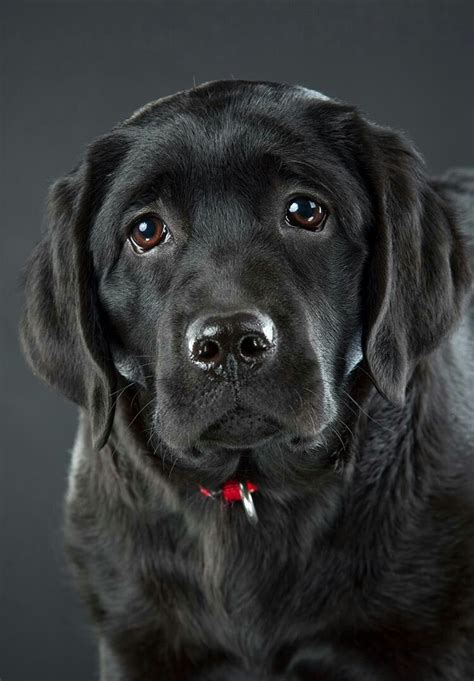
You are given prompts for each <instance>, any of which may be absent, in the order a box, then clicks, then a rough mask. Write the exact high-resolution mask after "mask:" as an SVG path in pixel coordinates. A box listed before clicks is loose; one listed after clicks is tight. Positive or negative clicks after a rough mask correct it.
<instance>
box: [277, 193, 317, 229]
mask: <svg viewBox="0 0 474 681" xmlns="http://www.w3.org/2000/svg"><path fill="white" fill-rule="evenodd" d="M326 217H327V211H326V209H325V208H324V206H322V205H321V204H320V203H318V202H317V201H314V200H313V199H310V198H309V197H308V196H295V198H294V199H291V201H290V202H289V203H288V205H287V207H286V216H285V218H286V221H287V223H288V224H289V225H292V226H293V227H302V228H303V229H309V230H312V231H316V230H318V229H322V228H323V224H324V221H325V219H326Z"/></svg>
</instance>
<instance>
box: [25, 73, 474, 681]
mask: <svg viewBox="0 0 474 681" xmlns="http://www.w3.org/2000/svg"><path fill="white" fill-rule="evenodd" d="M473 198H474V182H473V176H472V174H471V175H469V173H468V172H467V171H466V172H460V171H458V172H451V173H450V174H448V175H447V176H446V177H444V178H443V179H440V180H437V181H435V180H430V179H429V178H428V177H427V176H426V173H425V169H424V166H423V163H422V161H421V160H420V157H419V156H418V154H417V153H416V151H415V150H414V149H413V147H412V146H411V144H410V143H409V142H407V140H406V139H404V138H403V137H402V136H400V135H399V134H397V133H394V132H392V131H391V130H388V129H386V128H382V127H378V126H376V125H374V124H372V123H370V122H368V121H367V120H365V119H364V118H363V117H362V116H361V115H360V114H359V113H358V112H357V111H356V110H355V109H354V108H352V107H349V106H345V105H342V104H340V103H337V102H335V101H331V100H328V99H327V98H326V97H324V96H322V95H319V94H318V93H316V92H312V91H309V90H306V89H304V88H301V87H292V86H287V85H279V84H272V83H249V82H242V81H240V82H239V81H233V82H216V83H210V84H207V85H204V86H201V87H198V88H195V89H193V90H190V91H187V92H182V93H179V94H177V95H174V96H172V97H167V98H164V99H162V100H159V101H157V102H153V103H152V104H149V105H148V106H146V107H145V108H143V109H141V110H140V111H138V112H137V113H136V114H134V115H133V116H132V117H131V118H130V119H128V120H127V121H125V122H124V123H123V124H121V125H119V126H117V127H116V128H114V130H113V131H112V132H111V133H110V134H108V135H106V136H104V137H102V138H100V139H99V140H98V141H96V142H95V143H94V144H93V145H92V146H91V147H90V148H89V150H88V152H87V154H86V157H85V159H84V161H83V163H82V164H81V165H80V166H79V167H78V168H77V169H76V170H75V171H74V172H72V173H71V174H69V175H67V176H66V177H64V178H63V179H61V180H59V181H58V182H57V183H56V184H55V185H54V186H53V189H52V193H51V200H50V222H49V230H48V233H47V234H46V236H45V238H44V239H43V241H42V242H41V243H40V245H39V246H38V248H37V250H36V251H35V253H34V255H33V258H32V260H31V262H30V265H29V268H28V274H27V282H26V313H25V318H24V322H23V327H22V338H23V345H24V348H25V351H26V354H27V356H28V358H29V361H30V363H31V365H32V366H33V368H34V370H35V371H36V372H37V373H38V374H39V375H40V376H42V377H43V378H45V379H46V380H47V381H48V382H49V383H51V384H53V385H54V386H56V387H58V388H59V390H61V391H62V392H63V393H64V394H65V395H67V396H68V397H69V398H70V399H72V400H73V401H74V402H76V403H77V404H79V405H80V406H81V408H82V409H81V413H82V415H81V423H80V429H79V434H78V438H77V442H76V446H75V450H74V456H73V463H72V472H71V479H70V487H69V493H68V497H67V505H66V538H67V546H68V552H69V555H70V557H71V560H72V564H73V565H74V568H75V572H76V574H77V579H78V582H79V585H80V588H81V590H82V593H83V595H84V598H85V600H86V602H87V604H88V606H89V609H90V611H91V614H92V617H93V619H94V622H95V624H96V627H97V632H98V636H99V638H100V649H101V664H102V676H101V678H102V679H103V680H104V681H105V680H107V681H111V680H114V681H118V680H121V681H156V680H161V679H163V680H166V681H175V680H176V681H178V680H179V681H191V680H193V681H197V680H200V681H204V680H212V681H218V680H220V681H230V680H231V679H233V680H235V681H237V680H242V681H243V680H250V679H253V680H264V679H268V680H271V679H275V680H276V679H280V680H284V681H292V680H294V681H296V680H312V681H313V680H318V681H323V680H324V681H336V680H337V681H370V680H373V679H376V680H377V681H380V680H394V681H395V680H396V681H400V680H402V679H403V680H410V679H415V680H416V681H428V680H430V681H431V680H433V681H434V680H441V679H443V680H446V681H448V680H449V681H467V680H468V679H471V678H472V677H473V675H474V656H473V631H474V579H473V562H474V561H473V525H472V522H473V481H474V475H473V467H472V461H473V453H474V452H473V437H474V425H473V418H472V416H473V414H472V407H473V385H474V369H473V361H472V356H473V352H472V349H473V346H472V342H473V327H472V319H471V322H470V321H469V317H468V311H467V310H468V308H467V304H466V303H467V300H468V293H469V287H470V274H469V265H468V261H467V245H466V243H465V241H464V238H463V237H462V236H461V234H460V229H461V228H463V229H466V230H467V229H469V224H468V220H469V218H468V211H469V202H470V201H471V202H472V199H473ZM471 205H472V203H471ZM471 216H472V211H471ZM471 219H472V217H471ZM471 229H472V222H471Z"/></svg>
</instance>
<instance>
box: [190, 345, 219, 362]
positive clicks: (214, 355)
mask: <svg viewBox="0 0 474 681" xmlns="http://www.w3.org/2000/svg"><path fill="white" fill-rule="evenodd" d="M193 352H194V356H195V357H196V358H197V359H198V360H200V361H201V362H214V363H215V362H217V361H218V360H219V357H220V353H221V349H220V346H219V343H217V342H216V341H214V340H205V341H201V342H199V341H198V342H197V343H195V344H194V348H193Z"/></svg>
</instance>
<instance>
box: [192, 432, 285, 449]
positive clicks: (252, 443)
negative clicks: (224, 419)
mask: <svg viewBox="0 0 474 681" xmlns="http://www.w3.org/2000/svg"><path fill="white" fill-rule="evenodd" d="M276 436H277V432H276V431H275V432H274V433H271V434H269V435H266V436H263V437H260V438H255V437H253V438H249V439H246V438H245V437H240V438H238V439H235V440H233V439H232V438H224V437H222V438H209V437H202V438H201V439H200V442H201V443H202V444H203V445H204V446H211V447H219V448H221V449H234V450H238V449H254V448H255V447H259V446H261V445H263V444H266V443H267V442H269V441H270V440H274V439H275V438H276Z"/></svg>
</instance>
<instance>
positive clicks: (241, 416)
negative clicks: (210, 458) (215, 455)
mask: <svg viewBox="0 0 474 681" xmlns="http://www.w3.org/2000/svg"><path fill="white" fill-rule="evenodd" d="M281 432H282V428H281V426H280V424H279V423H277V422H276V421H275V420H274V419H272V418H269V417H266V416H264V415H262V414H255V413H253V412H250V411H248V410H243V409H239V408H237V409H234V410H231V411H229V412H227V413H226V414H225V415H224V416H222V417H221V418H220V419H218V420H217V421H216V422H215V423H213V424H211V425H210V426H209V427H208V428H207V429H206V430H205V431H204V432H203V433H202V435H201V436H200V438H199V440H200V442H201V443H202V444H203V445H205V446H214V447H215V446H218V447H222V448H224V449H246V448H249V449H251V448H253V447H257V446H259V445H262V444H264V443H266V442H268V441H269V440H272V439H274V438H275V437H276V436H278V435H279V434H281Z"/></svg>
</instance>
